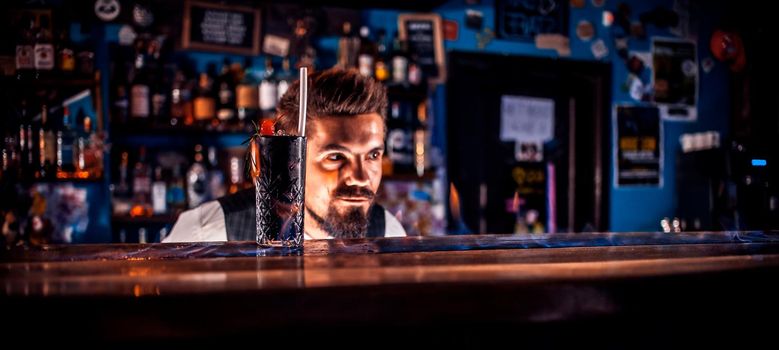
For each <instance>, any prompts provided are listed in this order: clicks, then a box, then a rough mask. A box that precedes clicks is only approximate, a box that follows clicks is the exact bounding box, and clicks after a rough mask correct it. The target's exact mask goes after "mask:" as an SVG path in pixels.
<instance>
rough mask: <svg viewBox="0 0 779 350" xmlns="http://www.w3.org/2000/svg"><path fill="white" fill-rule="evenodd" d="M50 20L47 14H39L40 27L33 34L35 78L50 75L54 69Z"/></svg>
mask: <svg viewBox="0 0 779 350" xmlns="http://www.w3.org/2000/svg"><path fill="white" fill-rule="evenodd" d="M50 24H51V21H50V20H49V16H41V19H40V27H39V28H38V32H37V33H36V34H35V47H34V49H33V50H34V51H35V72H36V77H37V78H42V77H47V76H50V75H51V72H52V70H53V69H54V45H53V44H52V37H51V29H50V28H49V25H50Z"/></svg>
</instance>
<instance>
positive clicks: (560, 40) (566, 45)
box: [536, 34, 571, 56]
mask: <svg viewBox="0 0 779 350" xmlns="http://www.w3.org/2000/svg"><path fill="white" fill-rule="evenodd" d="M536 48H538V49H553V50H555V51H557V54H558V55H560V56H570V55H571V44H570V40H568V38H567V37H565V36H562V35H560V34H538V35H536Z"/></svg>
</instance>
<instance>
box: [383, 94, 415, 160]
mask: <svg viewBox="0 0 779 350" xmlns="http://www.w3.org/2000/svg"><path fill="white" fill-rule="evenodd" d="M411 113H412V111H411V108H410V106H409V103H408V102H406V101H399V100H396V101H390V116H389V118H388V120H387V147H386V148H387V157H388V158H389V159H390V161H392V168H393V172H400V173H411V172H414V171H415V169H414V157H415V155H414V152H415V150H414V127H413V125H412V119H413V116H412V115H411Z"/></svg>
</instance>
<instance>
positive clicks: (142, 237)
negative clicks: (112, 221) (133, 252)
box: [138, 227, 148, 244]
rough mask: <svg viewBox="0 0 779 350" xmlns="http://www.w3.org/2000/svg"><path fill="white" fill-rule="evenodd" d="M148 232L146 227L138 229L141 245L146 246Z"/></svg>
mask: <svg viewBox="0 0 779 350" xmlns="http://www.w3.org/2000/svg"><path fill="white" fill-rule="evenodd" d="M147 235H148V231H147V230H146V228H145V227H141V228H138V243H140V244H146V242H147V239H148V237H147Z"/></svg>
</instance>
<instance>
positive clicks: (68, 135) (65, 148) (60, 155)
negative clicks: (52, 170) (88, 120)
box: [57, 106, 76, 178]
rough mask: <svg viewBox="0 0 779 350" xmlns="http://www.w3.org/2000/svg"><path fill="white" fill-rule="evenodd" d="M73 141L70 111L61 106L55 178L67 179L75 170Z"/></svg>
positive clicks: (73, 132)
mask: <svg viewBox="0 0 779 350" xmlns="http://www.w3.org/2000/svg"><path fill="white" fill-rule="evenodd" d="M75 140H76V132H75V131H74V130H73V121H72V120H71V118H70V110H69V108H68V107H67V106H63V107H62V126H61V127H60V129H59V130H58V131H57V178H69V177H71V176H72V175H73V173H74V171H75V170H76V166H75V164H74V161H73V158H74V152H73V143H74V142H75Z"/></svg>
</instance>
